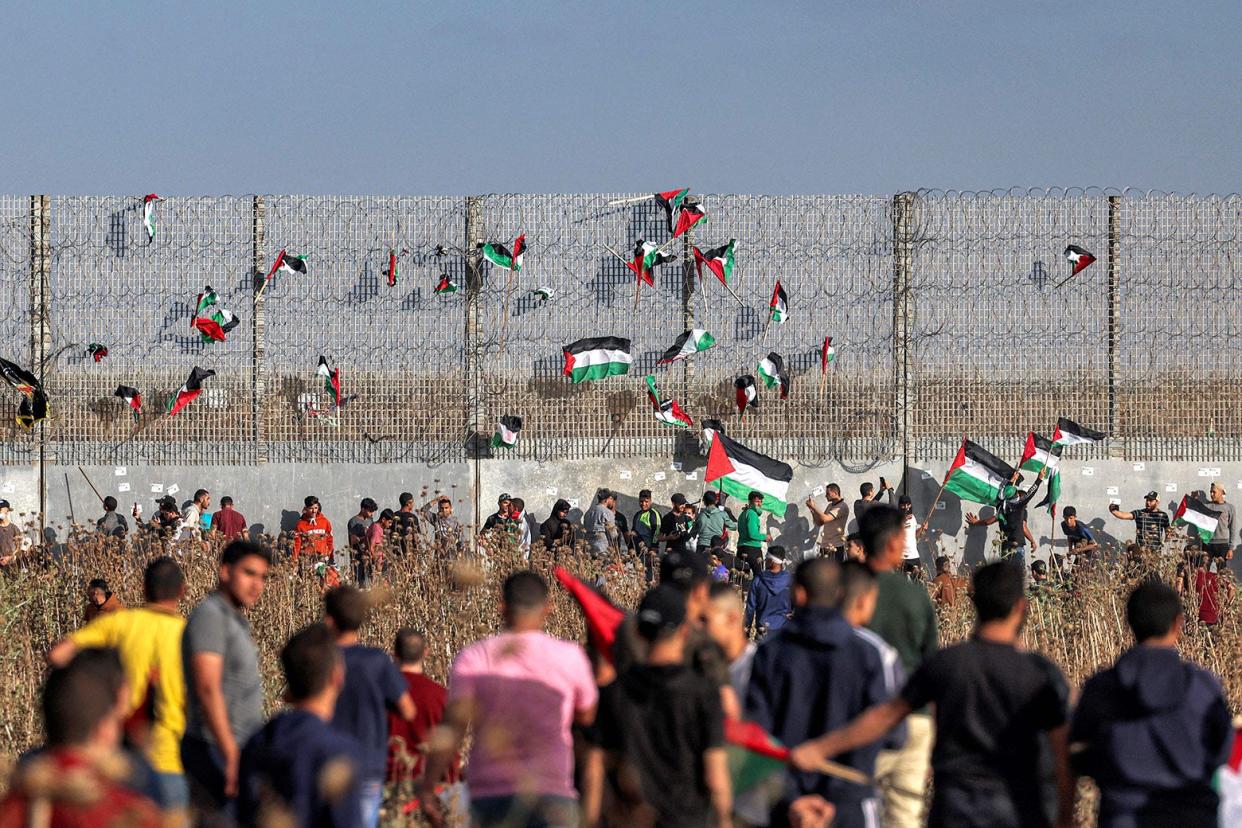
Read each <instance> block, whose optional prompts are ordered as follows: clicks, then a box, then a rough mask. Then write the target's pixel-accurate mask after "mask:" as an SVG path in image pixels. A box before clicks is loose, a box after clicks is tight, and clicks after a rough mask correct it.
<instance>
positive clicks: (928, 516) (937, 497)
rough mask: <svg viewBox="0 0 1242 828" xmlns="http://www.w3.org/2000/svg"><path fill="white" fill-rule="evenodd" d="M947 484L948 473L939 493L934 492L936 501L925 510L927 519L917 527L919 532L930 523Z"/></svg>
mask: <svg viewBox="0 0 1242 828" xmlns="http://www.w3.org/2000/svg"><path fill="white" fill-rule="evenodd" d="M965 442H966V438H965V437H963V438H962V443H963V444H965ZM948 482H949V473H948V472H945V475H944V480H941V481H940V491H938V492H936V499H935V500H933V501H932V503H931V508H930V509H928V510H927V517H926V518H925V519H924V520H923V525H922V526H920V527H919V531H920V532H923V531H926V530H927V524H929V523H931V519H932V514H933V513H935V511H936V504H937V503H939V502H940V496H941V495H943V494H944V487H945V485H946V484H947V483H948Z"/></svg>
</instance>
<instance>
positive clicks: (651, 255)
mask: <svg viewBox="0 0 1242 828" xmlns="http://www.w3.org/2000/svg"><path fill="white" fill-rule="evenodd" d="M672 260H673V257H672V256H670V255H669V254H668V253H665V252H663V251H662V250H660V245H658V244H656V243H655V242H649V241H643V240H642V239H639V240H638V242H637V243H636V244H635V245H634V260H633V261H630V262H626V263H625V266H626V267H628V268H629V269H630V270H632V271H634V272H635V273H637V274H638V278H640V279H642V280H643V281H644V282H646V283H647V284H648V285H651V286H654V285H655V277H654V276H653V275H652V273H651V269H652V268H653V267H655V266H656V265H662V264H664V263H665V262H671V261H672Z"/></svg>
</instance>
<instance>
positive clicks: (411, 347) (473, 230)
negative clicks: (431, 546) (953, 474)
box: [0, 190, 1242, 466]
mask: <svg viewBox="0 0 1242 828" xmlns="http://www.w3.org/2000/svg"><path fill="white" fill-rule="evenodd" d="M636 198H638V197H637V196H635V197H631V198H630V200H629V201H628V202H626V203H620V204H611V205H610V204H609V202H610V201H613V200H624V199H626V197H625V196H621V195H607V194H599V195H568V196H517V195H493V196H486V197H481V198H479V199H476V200H474V201H473V202H471V201H469V200H464V199H459V198H449V197H426V198H404V197H402V198H337V197H304V196H266V197H262V198H256V197H254V196H245V197H222V198H180V199H178V198H172V199H168V200H166V201H161V202H158V203H157V204H156V208H155V209H156V214H155V215H156V228H157V230H156V235H155V239H154V241H152V242H148V239H147V235H146V231H145V229H144V227H143V220H142V219H143V208H142V198H141V197H136V196H130V197H106V198H62V197H57V198H53V199H51V200H50V202H48V205H49V206H48V208H47V213H48V224H47V229H46V231H43V230H40V229H38V228H39V226H40V225H38V224H37V222H35V221H34V211H35V209H36V207H35V205H36V204H39V203H44V202H42V201H41V200H35V201H33V202H32V199H30V198H29V197H0V355H3V356H5V357H6V358H9V359H12V360H14V361H15V362H18V363H19V364H22V365H24V366H30V367H32V368H34V369H35V370H36V373H37V372H38V369H39V366H36V365H33V363H32V359H31V357H32V353H31V351H32V343H35V342H36V341H40V342H42V343H45V350H46V353H47V359H46V360H45V364H44V365H43V370H44V372H45V374H46V378H47V379H46V384H47V387H48V391H49V394H50V395H51V398H52V415H53V419H52V420H51V421H50V422H49V423H48V424H47V425H46V426H44V427H42V428H40V429H38V430H37V431H36V432H35V434H34V435H33V436H32V435H27V434H25V433H24V432H21V431H20V430H18V429H16V427H15V425H13V422H12V411H13V409H14V408H15V406H16V399H17V397H16V395H15V394H12V393H11V392H9V391H7V390H6V391H5V393H6V395H8V396H7V398H6V401H5V404H6V405H7V406H8V411H7V413H5V414H4V425H3V427H2V428H0V432H2V434H3V436H4V438H5V445H4V446H3V447H2V448H0V463H8V464H13V463H25V462H29V461H30V460H31V459H32V457H34V456H37V453H38V452H37V449H38V446H39V442H38V441H39V440H40V439H41V440H43V441H45V442H44V445H45V446H46V447H47V448H48V449H49V451H50V456H51V457H53V458H54V459H55V460H57V461H60V462H81V463H87V462H90V463H107V462H113V461H115V462H117V463H124V462H162V463H207V462H211V463H238V464H242V463H250V462H256V461H262V460H272V461H299V462H302V461H305V462H377V463H393V462H403V461H408V462H440V461H450V460H455V459H462V458H464V457H466V456H467V454H468V451H467V446H468V438H469V434H470V426H471V423H472V422H473V421H474V419H475V417H476V415H477V417H478V419H479V421H480V423H481V425H482V427H483V429H484V430H485V431H486V430H488V429H490V428H491V427H492V425H493V424H494V423H495V421H496V420H497V418H499V417H500V416H502V415H506V414H511V415H517V416H520V417H522V418H523V420H524V423H525V428H524V430H523V432H522V437H521V440H520V442H519V444H518V448H517V449H516V450H515V451H514V452H513V455H512V456H517V457H526V458H535V459H541V460H552V459H561V458H575V457H591V456H608V455H612V456H619V455H622V454H631V455H638V456H652V457H656V456H667V455H668V453H669V452H670V450H673V449H674V448H675V447H676V445H677V443H676V435H677V432H674V431H673V430H671V429H668V428H667V427H665V426H663V425H661V424H660V423H659V422H658V421H657V420H656V419H655V418H654V416H653V414H652V411H651V408H650V406H649V405H648V403H647V400H646V395H645V387H644V385H643V382H642V378H643V376H644V375H645V374H648V373H652V374H654V375H655V376H656V378H657V381H658V385H659V388H660V390H661V392H662V393H663V395H664V396H667V397H673V398H675V399H677V400H678V401H679V402H680V403H681V404H682V406H683V407H684V408H685V409H686V410H687V411H688V412H689V413H690V415H691V416H692V417H693V418H694V419H695V421H696V425H697V423H698V422H699V421H701V420H702V419H703V418H705V417H718V418H721V419H723V420H724V421H725V422H726V423H727V427H728V428H729V429H730V430H731V432H732V433H734V434H736V435H737V436H739V437H740V438H741V439H742V440H743V441H745V442H747V443H748V444H751V445H753V446H755V447H756V448H758V449H759V450H761V451H766V452H768V453H770V454H773V455H774V456H777V457H781V458H782V459H786V460H791V461H798V462H801V463H806V464H811V465H817V464H822V463H825V462H828V461H832V460H838V461H843V462H847V463H853V464H856V465H859V466H865V465H866V464H868V463H870V462H874V461H878V460H883V459H890V458H894V457H899V456H901V454H902V452H903V450H906V449H905V447H906V446H907V445H908V451H909V452H910V456H911V459H922V460H927V459H933V458H944V457H945V456H947V455H949V454H950V453H951V452H952V450H953V449H954V448H955V447H956V445H957V443H958V441H959V440H960V439H961V437H962V435H963V434H969V435H970V436H971V437H973V438H975V439H978V440H980V441H981V442H983V443H984V444H986V445H988V446H989V447H990V448H992V449H993V450H995V451H997V452H999V453H1001V454H1002V455H1003V456H1016V452H1017V451H1018V450H1019V448H1020V445H1021V441H1022V439H1023V437H1024V436H1025V434H1026V432H1027V431H1028V430H1031V429H1035V430H1037V431H1041V432H1048V431H1050V430H1051V428H1052V426H1053V424H1054V423H1055V421H1056V418H1057V417H1058V416H1062V415H1064V416H1069V417H1071V418H1072V419H1074V420H1077V421H1078V422H1080V423H1082V424H1084V425H1087V426H1090V427H1092V428H1100V429H1105V430H1109V431H1111V433H1112V435H1113V436H1112V438H1111V440H1110V441H1109V442H1108V444H1106V445H1102V446H1099V447H1097V448H1095V449H1094V451H1095V452H1096V453H1097V454H1103V453H1112V454H1119V455H1124V456H1133V457H1134V458H1135V459H1200V458H1202V459H1208V458H1217V459H1230V458H1234V457H1238V456H1242V415H1240V414H1239V413H1238V411H1239V403H1240V402H1242V392H1240V391H1238V390H1237V389H1238V381H1239V379H1242V377H1240V376H1239V372H1238V371H1237V369H1236V368H1234V367H1233V366H1232V365H1231V364H1230V362H1229V354H1231V353H1232V350H1233V348H1232V346H1236V345H1238V344H1240V343H1239V340H1240V339H1242V320H1240V318H1239V314H1238V311H1237V310H1236V307H1237V306H1236V303H1234V302H1232V301H1231V300H1232V299H1233V297H1234V296H1235V295H1236V294H1237V289H1238V287H1239V285H1238V282H1239V276H1240V274H1239V264H1238V258H1239V256H1240V255H1242V252H1240V251H1239V238H1240V234H1242V227H1240V225H1242V198H1239V197H1238V196H1227V197H1195V196H1169V195H1163V194H1135V193H1129V192H1106V191H1094V190H1087V191H1084V190H1047V191H1045V190H1039V191H1021V192H1019V191H1003V192H990V193H955V192H951V193H946V192H939V191H926V192H920V193H917V194H914V195H912V196H909V197H904V196H903V197H902V199H898V200H897V201H894V200H893V199H889V198H885V197H868V196H806V197H801V196H798V197H766V196H741V195H708V196H705V197H703V199H702V202H703V206H704V208H705V210H706V212H707V215H708V219H707V221H706V222H703V223H700V224H699V225H698V226H696V227H695V228H694V229H692V230H691V231H690V232H689V233H687V234H686V236H685V237H684V238H680V239H677V240H675V241H672V242H671V243H670V244H668V245H667V247H666V250H667V251H668V252H670V253H672V254H673V255H674V256H675V260H674V261H672V262H670V263H668V264H665V265H662V266H660V267H658V268H657V269H656V271H655V281H656V284H655V286H654V287H647V286H645V285H644V286H643V287H642V288H641V291H639V292H638V293H637V295H636V291H635V285H636V279H635V275H634V273H633V272H632V271H631V270H629V269H628V268H627V267H626V265H625V263H624V262H623V261H622V259H627V260H628V259H630V258H631V256H632V251H633V248H634V244H635V242H636V241H637V240H638V239H640V238H641V239H646V240H649V241H655V242H657V243H662V244H663V243H665V242H668V241H669V240H670V235H671V234H670V232H669V229H668V227H667V225H666V222H665V216H664V213H663V212H662V210H661V209H660V207H659V205H658V204H657V203H656V202H655V201H654V200H653V199H645V200H634V199H636ZM903 200H904V201H903ZM897 202H902V203H903V204H905V205H908V206H907V207H902V208H900V211H904V212H901V215H898V213H899V207H898V206H897ZM521 233H524V234H525V235H526V241H527V243H528V245H529V252H528V253H527V254H526V256H525V259H524V267H523V269H522V270H521V272H519V273H514V274H510V273H509V272H508V271H506V270H503V269H500V268H497V267H495V266H493V265H490V264H488V263H486V262H483V263H482V265H481V269H480V282H479V284H478V290H477V292H476V291H475V290H473V289H472V285H471V282H470V279H469V275H468V269H467V263H468V260H469V259H470V258H471V257H473V256H477V253H476V252H475V245H476V243H477V242H480V241H487V242H497V243H502V244H505V245H506V246H508V245H512V243H513V240H514V238H515V237H516V236H517V235H519V234H521ZM730 239H735V240H736V262H737V266H736V269H735V271H734V275H733V279H732V281H731V283H730V287H731V288H732V290H733V292H734V293H736V296H734V295H733V294H731V293H730V292H729V291H728V290H726V289H725V287H724V286H723V285H721V284H720V282H719V281H718V280H717V279H716V278H715V277H714V276H713V275H711V274H710V273H708V272H706V271H705V278H704V279H702V280H700V279H699V278H698V277H697V275H696V274H695V272H694V267H693V259H692V258H691V256H690V248H691V245H697V246H698V247H700V248H701V249H703V250H707V249H710V248H713V247H717V246H720V245H723V244H725V243H727V242H728V241H729V240H730ZM41 242H42V243H46V245H47V248H48V249H49V250H50V260H49V263H48V269H47V272H46V274H43V273H42V271H41V265H40V262H41V261H42V260H41V259H40V258H39V257H37V256H35V255H34V254H33V252H32V251H34V250H35V249H37V248H38V247H39V244H40V243H41ZM1067 244H1077V245H1080V246H1082V247H1084V248H1086V249H1088V250H1090V251H1091V252H1092V253H1094V254H1095V256H1096V257H1097V261H1096V263H1095V264H1093V265H1091V266H1090V267H1089V268H1087V269H1086V270H1084V271H1083V272H1082V273H1080V274H1078V275H1077V276H1074V277H1072V278H1067V277H1069V274H1070V266H1069V264H1068V263H1067V262H1066V261H1065V259H1064V258H1063V255H1062V251H1063V250H1064V248H1065V246H1066V245H1067ZM609 248H612V251H615V254H616V255H614V253H613V252H611V251H610V250H609ZM282 249H284V250H286V251H287V252H288V253H289V254H291V255H304V256H305V257H306V264H307V269H308V273H307V274H306V275H300V274H292V273H283V272H282V273H277V274H276V275H275V277H274V278H273V279H272V280H271V282H270V283H268V284H267V286H266V287H263V288H261V286H262V285H263V281H264V280H263V276H264V275H266V272H267V270H268V269H269V268H270V267H271V264H272V262H273V261H274V259H275V257H276V255H277V253H278V252H279V251H280V250H282ZM895 251H900V255H895ZM390 252H391V253H392V254H393V255H395V256H396V259H397V273H396V276H395V279H394V282H395V284H391V285H390V283H389V282H390V280H389V273H388V270H389V257H390ZM907 252H908V254H909V255H908V256H907V255H905V254H906V253H907ZM44 278H45V280H46V285H45V287H41V285H43V280H44ZM777 279H779V280H780V281H781V283H782V285H783V286H784V288H785V290H786V292H787V294H788V297H789V318H788V321H786V322H785V323H783V324H775V323H769V321H768V319H769V313H768V301H769V298H770V297H771V295H772V290H773V286H774V284H775V282H776V280H777ZM441 282H443V283H445V284H446V285H447V286H449V288H450V289H449V290H448V291H445V292H437V290H436V287H437V285H438V284H440V283H441ZM208 284H210V285H211V286H213V287H214V288H215V289H216V291H217V292H218V293H219V295H220V299H221V304H223V305H224V306H226V307H228V308H229V309H230V310H232V312H233V313H235V314H236V315H237V317H238V318H239V319H240V323H241V324H240V325H238V326H237V327H236V328H235V329H233V330H232V331H231V332H230V333H229V334H228V338H227V341H226V342H209V343H203V342H202V340H201V337H200V336H199V335H198V334H197V332H195V331H192V330H191V329H190V325H189V323H190V319H191V318H192V316H193V311H194V301H195V298H196V296H197V294H198V293H199V291H201V290H202V289H203V288H204V287H205V286H206V285H208ZM895 286H897V287H898V288H900V289H901V291H902V292H901V293H900V294H897V293H896V291H895ZM539 288H546V289H547V290H548V291H550V293H551V298H550V299H547V300H544V299H542V298H540V297H539V295H538V294H537V293H536V290H537V289H539ZM897 295H900V296H904V297H906V298H905V300H904V301H898V300H896V299H895V296H897ZM42 304H46V307H47V311H48V322H47V326H46V329H43V328H41V326H40V324H39V322H38V311H39V309H40V306H41V305H42ZM907 307H908V311H906V312H905V315H904V316H901V315H900V314H898V321H899V322H902V323H903V324H895V323H894V318H895V314H897V313H898V311H900V310H902V309H904V308H907ZM905 323H908V324H905ZM690 328H702V329H706V330H707V331H709V332H710V333H711V334H712V335H713V336H714V337H715V339H716V343H717V344H716V345H715V347H714V348H712V349H710V350H707V351H705V352H702V353H699V354H697V355H695V356H692V357H691V358H690V359H689V360H687V361H684V362H678V363H675V364H674V365H671V366H657V364H656V363H657V360H658V359H659V357H660V355H661V353H663V351H664V350H665V349H667V348H668V347H669V346H671V345H672V343H673V342H674V340H675V339H676V338H677V336H678V335H679V334H681V333H682V332H683V331H685V330H687V329H690ZM40 331H43V333H42V339H41V340H40V339H39V335H40ZM608 335H611V336H623V337H628V338H630V339H632V340H633V354H634V365H633V368H632V370H631V372H630V374H629V375H628V376H624V377H613V378H609V379H607V380H603V381H599V382H593V383H584V384H581V385H571V384H570V383H569V382H568V380H567V379H566V378H564V377H563V376H562V366H563V357H562V348H563V346H565V345H566V344H568V343H570V342H572V341H574V340H576V339H580V338H584V337H595V336H608ZM828 336H831V337H832V339H833V344H834V345H835V348H836V353H837V359H836V362H835V363H834V364H833V365H831V366H830V367H829V369H828V371H827V373H826V374H823V375H821V372H820V362H819V361H820V347H821V344H822V343H823V341H824V338H825V337H828ZM898 340H901V341H898ZM91 343H99V344H102V345H104V346H105V347H107V348H108V356H107V357H106V358H105V359H104V360H103V361H101V362H95V361H94V360H92V359H91V357H90V356H89V355H87V353H86V349H87V346H88V345H89V344H91ZM769 352H775V353H778V354H780V355H781V356H783V357H784V359H785V362H786V364H787V366H788V367H789V370H790V373H791V375H792V378H793V387H792V393H791V394H790V397H789V399H788V400H784V401H782V400H780V399H779V395H778V393H777V391H775V390H768V389H764V388H762V387H761V388H760V397H759V405H758V406H757V407H756V408H754V409H753V410H749V411H748V412H747V413H746V415H745V416H744V417H743V418H741V419H740V420H739V418H738V417H737V414H736V408H735V405H734V391H733V380H734V378H736V377H737V376H739V375H741V374H751V375H756V364H757V363H758V361H759V360H760V359H762V358H763V357H764V356H765V355H766V354H768V353H769ZM895 354H896V355H899V356H900V355H903V354H904V355H906V361H905V362H899V361H898V360H896V359H895ZM321 355H322V356H324V357H326V358H327V359H328V361H329V364H330V365H331V366H333V367H335V368H339V369H340V375H341V386H342V388H341V390H342V394H343V396H344V398H345V405H344V406H343V407H342V408H341V409H339V410H335V409H334V408H333V406H332V404H331V399H330V397H329V395H328V393H327V392H326V391H325V390H324V388H323V382H322V380H321V379H319V378H318V377H317V376H316V373H315V371H316V366H317V363H318V358H319V357H320V356H321ZM195 365H199V366H202V367H204V368H210V369H212V370H215V371H216V376H215V377H213V378H211V379H209V380H207V381H206V384H205V385H206V389H207V390H206V392H205V393H204V394H203V396H202V397H200V398H199V400H197V401H195V402H194V403H193V404H192V405H191V406H190V407H189V408H187V409H186V410H185V411H183V412H182V413H181V414H179V415H178V416H177V417H175V418H168V417H165V416H161V415H162V412H163V410H164V405H165V404H166V402H167V400H168V399H169V398H170V397H171V395H172V394H173V393H174V392H175V390H176V389H177V388H178V387H179V386H180V385H181V383H182V382H183V381H184V380H185V378H186V376H188V374H189V372H190V369H191V368H192V367H193V366H195ZM903 366H905V367H907V368H908V374H906V375H904V376H905V377H906V378H905V379H903V373H902V369H903ZM472 369H473V371H474V373H473V374H471V370H472ZM756 378H757V377H756ZM757 379H758V378H757ZM122 384H123V385H131V386H135V387H137V388H138V389H139V390H140V391H141V392H142V394H143V398H144V402H145V406H146V409H147V414H146V415H145V416H144V417H143V418H142V419H141V420H140V421H138V422H135V421H134V420H133V419H132V418H131V417H130V415H129V412H128V410H127V409H126V408H125V406H124V402H123V401H121V400H120V399H117V398H116V397H114V396H113V391H114V390H115V389H116V387H117V386H118V385H122ZM760 385H762V382H761V381H760ZM903 391H904V392H905V393H904V394H903ZM903 397H907V398H908V402H907V403H906V404H905V410H904V411H903V410H902V400H903ZM476 403H477V409H476ZM903 430H904V431H903ZM690 433H691V434H692V435H696V434H697V429H696V430H693V431H691V432H690ZM485 436H486V435H485ZM903 436H904V437H905V438H907V439H906V440H905V441H903ZM1084 456H1085V455H1084Z"/></svg>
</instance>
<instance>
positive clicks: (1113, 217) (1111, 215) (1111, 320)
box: [1108, 195, 1121, 439]
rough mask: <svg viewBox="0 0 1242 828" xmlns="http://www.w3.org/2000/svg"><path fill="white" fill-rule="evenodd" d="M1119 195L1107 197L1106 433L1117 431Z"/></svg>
mask: <svg viewBox="0 0 1242 828" xmlns="http://www.w3.org/2000/svg"><path fill="white" fill-rule="evenodd" d="M1120 199H1121V197H1120V196H1115V195H1110V196H1109V197H1108V435H1109V437H1110V439H1112V438H1115V435H1116V433H1117V336H1118V334H1119V333H1120V332H1121V331H1120V329H1121V309H1120V307H1119V306H1118V296H1117V247H1118V242H1119V241H1120V221H1119V217H1118V213H1119V207H1120Z"/></svg>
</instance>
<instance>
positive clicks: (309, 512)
mask: <svg viewBox="0 0 1242 828" xmlns="http://www.w3.org/2000/svg"><path fill="white" fill-rule="evenodd" d="M305 503H306V506H305V508H304V509H302V519H301V520H299V521H298V525H297V528H296V529H295V530H294V535H293V559H294V560H295V561H296V560H297V559H298V556H299V555H301V554H302V544H303V543H305V544H306V546H307V554H311V555H318V556H319V557H321V558H331V557H332V550H333V548H334V546H335V545H334V543H333V541H332V523H331V522H330V521H329V520H328V519H327V518H326V517H324V516H323V511H322V509H321V507H320V506H319V498H317V497H315V496H314V495H307V496H306V500H305Z"/></svg>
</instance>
